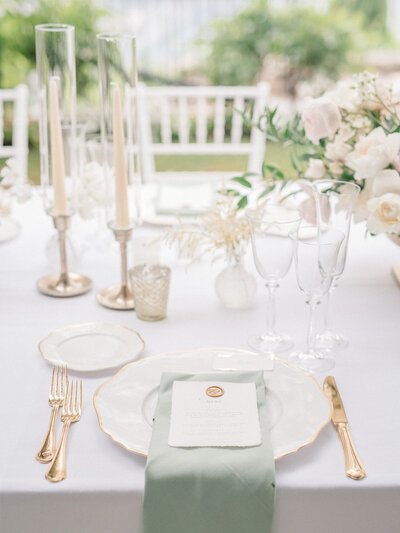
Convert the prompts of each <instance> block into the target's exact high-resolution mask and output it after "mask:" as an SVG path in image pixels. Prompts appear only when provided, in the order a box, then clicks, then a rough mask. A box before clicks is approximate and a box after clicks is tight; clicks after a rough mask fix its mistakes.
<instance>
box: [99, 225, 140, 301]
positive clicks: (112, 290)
mask: <svg viewBox="0 0 400 533" xmlns="http://www.w3.org/2000/svg"><path fill="white" fill-rule="evenodd" d="M110 229H111V230H112V231H113V232H114V235H115V239H116V241H117V242H119V244H120V247H121V284H120V285H111V286H110V287H106V288H105V289H102V290H101V291H99V292H98V293H97V295H96V298H97V301H98V302H99V304H100V305H102V306H103V307H108V308H109V309H116V310H117V311H128V310H130V309H135V302H134V299H133V293H132V289H131V287H130V284H129V282H128V257H127V245H128V242H129V241H130V240H131V238H132V230H133V226H129V227H127V228H119V227H118V226H116V225H115V224H110Z"/></svg>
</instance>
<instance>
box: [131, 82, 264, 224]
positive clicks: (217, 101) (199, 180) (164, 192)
mask: <svg viewBox="0 0 400 533" xmlns="http://www.w3.org/2000/svg"><path fill="white" fill-rule="evenodd" d="M268 95H269V85H268V84H267V83H260V84H259V85H257V86H255V87H240V86H239V87H223V86H219V87H208V86H204V87H199V86H197V87H187V86H179V87H176V86H171V87H146V86H144V85H140V87H139V90H138V107H137V109H138V124H139V128H138V130H139V131H138V141H139V142H138V144H139V154H140V156H139V159H140V167H141V176H142V180H143V182H144V183H145V184H147V185H146V187H145V188H146V189H147V190H152V191H153V193H152V194H153V197H152V200H151V201H150V203H152V204H153V208H154V211H155V213H156V215H161V216H163V215H167V216H169V215H172V214H174V215H177V214H179V215H180V216H185V215H186V216H196V215H200V214H201V213H204V212H206V211H207V210H208V208H209V206H210V205H211V204H212V203H213V201H214V198H215V191H216V190H217V189H218V187H219V186H221V183H222V182H224V181H226V180H227V179H229V178H232V177H234V176H240V175H241V174H243V166H242V168H241V169H240V168H237V169H236V170H230V171H224V170H211V171H210V170H207V171H203V170H202V171H186V170H185V171H182V170H180V171H178V170H177V171H175V170H174V171H172V172H160V171H156V165H155V156H157V155H166V156H169V155H175V156H181V155H189V154H190V155H200V156H207V155H212V156H215V155H225V156H226V155H228V156H237V155H245V156H246V155H247V156H248V159H247V171H248V172H256V173H260V172H261V167H262V163H263V161H264V154H265V135H264V134H263V133H262V132H261V131H260V130H259V129H258V128H257V127H252V128H251V130H250V132H249V133H250V136H248V135H247V136H246V137H247V138H245V135H244V133H245V132H244V124H243V118H242V116H241V114H240V111H245V108H246V106H248V105H249V104H252V105H253V106H254V107H253V118H254V120H255V121H256V120H257V118H258V117H259V115H260V114H261V113H262V112H263V110H264V108H265V105H266V104H267V100H268ZM228 121H229V123H228ZM132 148H133V150H134V151H136V148H137V147H136V146H135V147H133V146H132ZM232 161H234V158H232ZM238 167H239V165H238ZM231 168H232V166H231ZM151 183H152V184H153V185H150V184H151ZM154 187H155V189H154Z"/></svg>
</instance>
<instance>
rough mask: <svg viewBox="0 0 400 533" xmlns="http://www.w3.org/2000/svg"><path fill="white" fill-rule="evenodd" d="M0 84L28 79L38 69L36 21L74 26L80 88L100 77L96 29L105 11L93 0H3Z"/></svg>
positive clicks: (87, 85) (6, 85)
mask: <svg viewBox="0 0 400 533" xmlns="http://www.w3.org/2000/svg"><path fill="white" fill-rule="evenodd" d="M0 10H1V11H2V17H1V18H0V86H1V87H13V86H15V85H17V84H18V83H26V79H27V75H28V74H29V72H30V71H31V70H34V69H35V65H36V56H35V25H36V24H44V23H48V22H54V23H64V24H72V25H73V26H75V33H76V36H75V39H76V54H77V55H76V68H77V85H78V91H79V92H81V93H82V92H84V91H85V90H87V89H88V87H89V86H90V84H91V83H96V80H97V73H96V72H97V71H96V65H97V53H96V30H97V24H98V21H99V19H100V18H101V17H103V16H104V15H105V11H103V10H102V9H100V8H99V7H98V6H97V5H96V2H95V1H94V0H36V1H35V2H22V1H21V2H10V1H9V0H0Z"/></svg>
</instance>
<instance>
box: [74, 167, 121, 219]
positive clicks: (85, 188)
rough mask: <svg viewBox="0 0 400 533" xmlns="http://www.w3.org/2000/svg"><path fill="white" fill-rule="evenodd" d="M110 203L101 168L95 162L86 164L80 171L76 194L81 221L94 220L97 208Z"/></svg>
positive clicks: (110, 199)
mask: <svg viewBox="0 0 400 533" xmlns="http://www.w3.org/2000/svg"><path fill="white" fill-rule="evenodd" d="M110 201H112V198H109V197H108V195H107V190H106V184H105V180H104V176H103V168H102V167H101V165H99V164H98V163H97V162H96V161H91V162H90V163H86V164H85V165H84V167H83V169H82V172H81V174H80V179H79V186H78V192H77V204H78V212H79V214H80V216H81V218H82V219H83V220H89V219H92V218H95V215H96V211H97V210H98V208H101V207H104V206H106V205H107V204H108V202H110Z"/></svg>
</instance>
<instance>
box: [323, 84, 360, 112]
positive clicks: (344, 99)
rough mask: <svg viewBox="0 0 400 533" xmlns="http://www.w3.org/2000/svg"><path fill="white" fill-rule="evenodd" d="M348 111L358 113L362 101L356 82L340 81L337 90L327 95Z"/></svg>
mask: <svg viewBox="0 0 400 533" xmlns="http://www.w3.org/2000/svg"><path fill="white" fill-rule="evenodd" d="M325 96H326V97H328V98H330V99H331V100H332V101H333V102H335V103H336V104H337V105H338V106H340V107H342V108H343V109H345V110H346V111H350V112H353V113H354V112H357V111H359V110H360V109H361V107H362V99H361V97H360V94H359V92H358V90H357V87H356V84H355V83H354V81H339V82H338V83H337V84H336V86H335V89H334V90H332V91H329V92H327V93H326V94H325Z"/></svg>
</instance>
